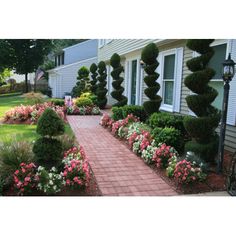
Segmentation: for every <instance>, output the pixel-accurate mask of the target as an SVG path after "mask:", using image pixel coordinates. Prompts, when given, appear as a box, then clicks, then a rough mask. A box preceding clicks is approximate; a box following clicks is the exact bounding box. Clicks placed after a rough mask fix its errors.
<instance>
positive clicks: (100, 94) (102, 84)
mask: <svg viewBox="0 0 236 236" xmlns="http://www.w3.org/2000/svg"><path fill="white" fill-rule="evenodd" d="M98 74H99V77H98V81H99V83H98V88H97V91H96V95H97V104H98V106H99V108H100V109H103V108H105V106H106V104H107V97H106V94H107V89H106V84H107V81H106V78H107V70H106V64H105V62H104V61H100V62H99V63H98Z"/></svg>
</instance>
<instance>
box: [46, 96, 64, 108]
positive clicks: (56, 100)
mask: <svg viewBox="0 0 236 236" xmlns="http://www.w3.org/2000/svg"><path fill="white" fill-rule="evenodd" d="M50 102H52V103H54V105H55V106H60V107H63V106H64V105H65V101H64V99H59V98H52V99H50Z"/></svg>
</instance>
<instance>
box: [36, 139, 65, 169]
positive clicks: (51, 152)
mask: <svg viewBox="0 0 236 236" xmlns="http://www.w3.org/2000/svg"><path fill="white" fill-rule="evenodd" d="M33 152H34V154H35V162H36V164H37V165H40V166H43V167H45V168H47V169H51V168H52V167H53V166H55V167H59V166H60V164H61V161H62V158H63V149H62V143H61V142H60V141H59V140H57V139H53V138H46V137H43V138H39V139H37V140H36V142H35V143H34V146H33Z"/></svg>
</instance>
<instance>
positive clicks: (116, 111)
mask: <svg viewBox="0 0 236 236" xmlns="http://www.w3.org/2000/svg"><path fill="white" fill-rule="evenodd" d="M112 113H113V114H112V119H113V120H121V119H124V118H126V117H127V116H128V115H129V114H133V115H134V116H136V117H138V118H139V119H140V121H142V122H144V121H145V120H146V119H147V114H146V112H145V110H144V107H143V106H138V105H125V106H123V107H113V108H112Z"/></svg>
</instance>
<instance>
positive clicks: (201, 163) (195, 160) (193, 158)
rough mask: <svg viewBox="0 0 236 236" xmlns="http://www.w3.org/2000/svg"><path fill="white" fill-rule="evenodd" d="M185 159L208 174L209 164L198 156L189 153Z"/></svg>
mask: <svg viewBox="0 0 236 236" xmlns="http://www.w3.org/2000/svg"><path fill="white" fill-rule="evenodd" d="M184 159H185V160H187V161H189V162H191V163H193V164H194V165H195V166H198V167H200V168H201V169H202V171H203V172H204V173H206V172H207V169H208V165H207V163H206V162H205V161H204V160H202V159H201V158H200V157H199V156H198V155H196V154H195V153H194V152H187V154H186V156H185V158H184Z"/></svg>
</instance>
